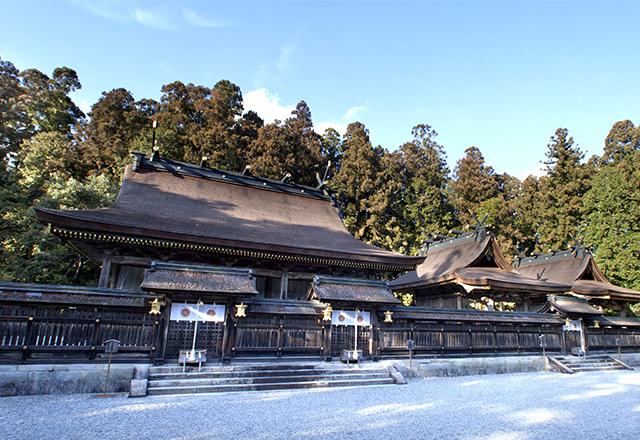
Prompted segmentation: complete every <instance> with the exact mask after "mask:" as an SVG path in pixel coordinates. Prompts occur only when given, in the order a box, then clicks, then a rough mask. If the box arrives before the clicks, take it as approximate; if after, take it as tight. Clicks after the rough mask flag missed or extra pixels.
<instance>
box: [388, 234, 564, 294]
mask: <svg viewBox="0 0 640 440" xmlns="http://www.w3.org/2000/svg"><path fill="white" fill-rule="evenodd" d="M452 282H454V283H458V284H460V285H462V286H463V287H464V288H465V289H467V291H469V290H473V289H474V288H479V289H487V288H494V289H510V290H526V291H536V292H564V291H566V290H569V289H570V285H567V284H562V283H551V282H547V281H543V280H536V279H531V278H528V277H525V276H523V275H521V274H520V273H518V272H517V271H516V270H515V269H514V268H513V267H512V266H511V265H510V264H509V263H508V262H507V261H506V259H505V258H504V256H503V255H502V253H501V252H500V249H499V248H498V244H497V243H496V241H495V237H494V236H493V234H491V233H490V232H488V231H487V230H486V229H484V228H482V229H479V230H476V231H473V232H469V233H467V234H464V235H461V236H458V237H455V238H450V239H448V240H445V241H442V242H438V243H434V244H431V245H429V248H428V251H427V254H426V258H425V260H424V262H423V263H421V264H420V265H418V267H417V269H416V270H415V271H411V272H409V273H407V274H405V275H403V276H401V277H400V278H398V279H396V280H393V281H391V282H390V283H389V284H390V286H391V288H392V289H393V290H396V291H401V290H413V289H418V288H425V287H430V286H435V285H438V284H444V283H452Z"/></svg>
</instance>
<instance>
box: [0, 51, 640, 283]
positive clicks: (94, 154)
mask: <svg viewBox="0 0 640 440" xmlns="http://www.w3.org/2000/svg"><path fill="white" fill-rule="evenodd" d="M80 87H81V84H80V80H79V78H78V76H77V74H76V72H75V71H74V70H73V69H70V68H67V67H62V68H57V69H55V70H54V71H53V72H52V74H51V75H47V74H45V73H43V72H40V71H39V70H36V69H27V70H24V71H19V70H18V69H16V68H15V66H14V65H13V64H12V63H11V62H9V61H6V60H1V59H0V118H1V119H0V158H2V160H1V161H0V182H1V186H0V231H1V232H0V234H1V236H0V241H1V246H0V280H3V281H15V282H29V283H56V284H80V285H91V284H95V283H96V282H97V277H98V274H99V268H98V267H97V266H96V265H95V264H94V263H92V262H90V261H87V260H86V259H85V258H84V257H82V256H81V255H80V254H79V253H77V252H75V251H74V250H73V249H71V248H69V247H66V246H63V245H62V244H61V242H60V241H59V239H58V238H56V237H54V236H53V235H51V234H49V233H48V232H47V230H46V228H45V227H44V226H43V225H42V224H40V223H39V222H38V221H37V220H36V219H35V216H34V212H33V207H36V206H41V207H48V208H65V209H87V208H97V207H104V206H108V205H110V204H111V203H113V201H114V200H115V197H116V195H117V193H118V188H119V185H120V179H121V176H122V172H123V169H124V166H125V165H126V164H128V163H130V162H131V157H130V152H131V151H143V152H147V153H150V152H151V151H152V136H153V129H152V122H153V121H157V130H156V145H157V146H158V147H159V152H160V155H161V156H162V157H166V158H169V159H174V160H179V161H184V162H189V163H196V164H197V163H200V161H201V159H202V158H203V157H206V158H207V160H208V165H209V166H211V167H216V168H221V169H225V170H231V171H242V170H243V169H244V168H245V166H246V165H250V166H251V173H252V174H254V175H258V176H262V177H269V178H274V179H281V178H282V177H283V176H284V175H285V174H286V173H290V175H291V181H293V182H295V183H299V184H306V185H313V186H316V185H317V184H318V179H320V180H322V178H323V177H324V176H325V173H326V177H327V183H326V186H327V187H329V188H331V189H333V190H335V191H336V192H337V193H338V197H339V202H340V207H341V212H342V215H343V217H344V222H345V225H346V227H347V228H348V229H349V231H350V232H351V233H352V234H353V235H354V236H356V237H357V238H359V239H361V240H364V241H366V242H368V243H371V244H373V245H376V246H379V247H382V248H385V249H389V250H393V251H396V252H401V253H407V254H417V253H418V252H419V251H420V247H421V246H422V245H423V244H424V243H425V242H426V240H429V239H430V238H432V237H433V236H434V235H447V234H448V233H449V231H450V230H452V229H455V230H464V228H465V227H466V226H467V225H468V224H474V223H475V221H474V219H473V215H474V214H475V215H476V216H477V217H478V218H482V217H484V216H485V215H486V216H487V220H486V223H487V224H490V225H491V229H492V230H493V232H494V233H495V234H496V236H497V238H498V241H499V244H500V246H501V249H502V251H503V252H504V253H505V255H506V256H508V257H509V256H513V255H514V253H515V249H516V246H517V247H518V249H519V252H522V253H527V254H528V253H531V252H547V251H548V250H549V249H567V248H568V247H569V246H571V245H574V239H573V238H572V237H579V239H583V240H584V243H585V244H587V245H589V246H590V247H591V249H592V251H593V253H594V255H595V257H596V260H597V262H598V264H599V265H600V267H601V268H602V270H603V271H604V273H605V274H606V276H607V277H609V279H610V280H611V281H612V282H613V283H615V284H618V285H621V286H624V287H629V288H634V289H640V127H635V126H634V124H633V123H632V122H631V121H629V120H624V121H619V122H616V123H615V124H613V126H612V128H611V131H610V133H609V135H608V136H607V137H606V139H603V142H604V153H603V155H602V156H601V157H599V156H593V157H591V158H585V154H584V153H583V152H582V151H581V150H580V148H579V147H578V145H577V143H576V142H575V141H574V139H573V138H572V137H571V135H570V134H569V130H568V129H567V128H558V129H557V130H556V131H555V133H550V138H549V142H548V144H547V152H546V160H545V162H544V163H545V171H546V173H545V175H543V176H542V177H539V178H537V177H534V176H529V177H528V178H526V179H525V180H524V181H520V180H518V179H517V178H515V177H513V176H511V175H509V174H506V173H505V174H498V173H496V172H495V171H494V169H493V168H492V167H491V166H490V165H489V164H487V163H485V160H484V158H483V156H482V153H481V152H480V150H479V149H477V148H475V147H469V148H468V149H467V150H466V154H465V156H464V157H463V158H462V159H460V160H458V161H457V163H456V164H455V166H453V169H451V168H450V166H449V164H447V157H446V153H445V147H444V146H443V145H440V144H439V143H438V135H437V133H436V131H435V129H434V127H431V126H430V125H428V124H427V122H428V121H425V123H424V124H420V125H417V126H415V127H414V128H413V130H412V131H411V133H407V138H406V142H405V143H404V144H402V145H390V146H374V145H373V144H372V143H371V141H370V139H369V133H368V130H367V128H366V127H365V126H364V125H363V124H362V123H359V122H354V123H352V124H350V125H349V127H348V129H347V131H346V133H345V134H344V135H343V136H341V135H340V133H338V132H337V131H336V130H333V129H328V130H326V131H325V132H324V134H322V135H320V134H318V133H316V132H315V131H314V126H313V122H312V118H311V111H310V109H309V107H308V106H307V104H306V103H305V102H304V101H301V102H300V103H299V104H298V105H297V107H296V109H295V110H294V111H293V112H292V114H291V116H290V117H289V118H288V119H286V120H285V121H275V122H273V123H270V124H265V123H264V121H263V120H262V119H260V117H259V116H258V115H257V114H256V113H254V112H252V111H248V112H244V111H243V98H242V92H241V90H240V88H239V87H238V86H237V85H235V84H233V83H231V82H229V81H227V80H222V81H219V82H218V83H217V84H215V85H214V86H213V87H207V86H201V85H193V84H183V83H182V82H180V81H176V82H173V83H171V84H167V85H165V86H163V87H162V97H161V99H160V101H159V102H158V101H155V100H152V99H140V100H135V99H134V97H133V96H132V95H131V93H130V92H128V91H127V90H125V89H122V88H119V89H114V90H111V91H109V92H104V93H103V94H102V97H101V98H100V100H99V101H98V102H96V103H95V104H94V105H93V106H92V108H91V111H90V112H89V114H87V115H85V114H84V113H83V112H82V111H81V110H80V109H79V108H78V106H77V105H76V104H75V103H74V102H73V100H72V99H71V98H70V93H71V92H73V91H74V90H77V89H79V88H80ZM514 147H515V148H517V140H514Z"/></svg>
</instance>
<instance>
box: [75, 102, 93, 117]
mask: <svg viewBox="0 0 640 440" xmlns="http://www.w3.org/2000/svg"><path fill="white" fill-rule="evenodd" d="M78 107H80V110H82V111H83V112H84V114H85V115H87V114H89V112H90V111H91V104H89V102H87V100H86V99H83V100H82V101H80V103H79V104H78Z"/></svg>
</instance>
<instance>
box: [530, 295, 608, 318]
mask: <svg viewBox="0 0 640 440" xmlns="http://www.w3.org/2000/svg"><path fill="white" fill-rule="evenodd" d="M540 312H542V313H544V312H559V313H560V315H562V316H568V315H580V316H583V315H593V316H596V315H602V314H603V312H601V311H600V310H598V309H596V308H594V307H592V306H590V305H589V303H588V302H587V300H586V299H584V298H576V297H574V296H556V295H551V296H549V297H548V298H547V303H546V304H545V305H544V306H543V307H542V308H541V309H540Z"/></svg>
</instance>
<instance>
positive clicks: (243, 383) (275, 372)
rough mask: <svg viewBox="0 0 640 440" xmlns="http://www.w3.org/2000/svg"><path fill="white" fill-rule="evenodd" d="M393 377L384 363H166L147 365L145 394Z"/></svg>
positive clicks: (362, 381) (289, 386)
mask: <svg viewBox="0 0 640 440" xmlns="http://www.w3.org/2000/svg"><path fill="white" fill-rule="evenodd" d="M394 383H396V381H394V379H393V378H392V376H391V374H390V371H389V370H388V369H387V368H386V367H385V366H384V365H375V366H373V365H367V366H364V367H362V368H359V367H358V366H356V365H352V366H351V367H346V366H343V365H334V364H330V365H327V366H325V365H323V364H321V363H318V364H295V365H294V364H288V365H281V364H255V365H233V366H203V367H202V369H201V371H198V367H197V366H195V367H192V366H187V368H186V371H185V372H184V373H183V372H182V366H181V365H166V366H158V367H150V368H149V376H148V383H147V393H146V394H147V395H149V396H151V395H160V394H193V393H216V392H229V391H262V390H283V389H298V388H316V387H351V386H361V385H388V384H394Z"/></svg>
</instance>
